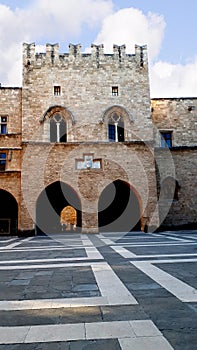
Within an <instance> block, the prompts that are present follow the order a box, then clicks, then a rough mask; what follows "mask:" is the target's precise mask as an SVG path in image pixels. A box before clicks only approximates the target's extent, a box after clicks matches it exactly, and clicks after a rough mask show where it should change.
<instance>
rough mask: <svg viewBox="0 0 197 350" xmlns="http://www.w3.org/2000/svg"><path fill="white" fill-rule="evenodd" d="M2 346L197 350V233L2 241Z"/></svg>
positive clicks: (10, 348)
mask: <svg viewBox="0 0 197 350" xmlns="http://www.w3.org/2000/svg"><path fill="white" fill-rule="evenodd" d="M0 258H1V259H0V350H4V349H6V350H33V349H35V350H101V349H102V350H121V349H122V350H144V349H145V350H173V349H174V350H195V349H197V289H196V288H197V231H177V232H173V231H168V232H162V233H141V232H130V233H128V234H123V233H117V232H116V233H103V234H98V235H94V234H92V235H85V234H75V233H73V234H71V233H65V234H61V235H51V236H50V235H49V236H36V237H28V238H17V237H1V238H0Z"/></svg>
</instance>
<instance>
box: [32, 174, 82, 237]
mask: <svg viewBox="0 0 197 350" xmlns="http://www.w3.org/2000/svg"><path fill="white" fill-rule="evenodd" d="M67 206H71V207H72V208H73V209H74V210H75V211H76V228H75V231H76V232H81V202H80V199H79V197H78V195H77V194H76V192H75V191H74V190H73V189H72V187H70V186H69V185H67V184H65V183H63V182H60V181H57V182H54V183H52V184H51V185H49V186H47V187H46V188H45V189H44V190H43V191H42V192H41V194H40V196H39V197H38V200H37V204H36V220H35V221H36V233H37V234H42V233H45V234H50V233H61V232H62V225H61V213H62V211H63V209H64V208H65V207H67Z"/></svg>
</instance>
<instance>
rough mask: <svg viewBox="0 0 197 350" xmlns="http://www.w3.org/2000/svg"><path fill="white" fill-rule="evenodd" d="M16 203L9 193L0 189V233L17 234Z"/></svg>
mask: <svg viewBox="0 0 197 350" xmlns="http://www.w3.org/2000/svg"><path fill="white" fill-rule="evenodd" d="M17 232H18V204H17V201H16V199H15V198H14V197H13V196H12V194H11V193H9V192H7V191H5V190H0V234H3V235H6V234H11V235H17Z"/></svg>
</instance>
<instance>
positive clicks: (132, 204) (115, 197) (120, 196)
mask: <svg viewBox="0 0 197 350" xmlns="http://www.w3.org/2000/svg"><path fill="white" fill-rule="evenodd" d="M98 222H99V231H100V232H113V231H115V232H129V231H140V230H141V221H140V206H139V202H138V198H137V196H136V194H135V193H134V192H133V191H132V189H131V187H130V186H129V184H128V183H126V182H124V181H120V180H116V181H114V182H112V183H111V184H109V185H108V186H107V187H106V188H105V189H104V190H103V192H102V193H101V196H100V198H99V205H98Z"/></svg>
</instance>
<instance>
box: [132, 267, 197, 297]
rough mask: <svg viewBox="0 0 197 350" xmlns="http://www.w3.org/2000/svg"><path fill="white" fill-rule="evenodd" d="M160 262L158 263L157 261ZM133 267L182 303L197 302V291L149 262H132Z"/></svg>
mask: <svg viewBox="0 0 197 350" xmlns="http://www.w3.org/2000/svg"><path fill="white" fill-rule="evenodd" d="M157 262H158V261H157ZM130 263H131V264H132V265H134V266H135V267H137V268H138V269H139V270H140V271H142V272H144V273H145V274H146V275H147V276H148V277H150V278H151V279H153V280H154V281H155V282H157V283H158V284H160V285H161V286H162V287H163V288H165V289H166V290H168V291H169V292H170V293H172V294H173V295H174V296H175V297H176V298H178V299H179V300H181V301H182V302H197V290H196V289H195V288H193V287H191V286H189V285H188V284H186V283H185V282H182V281H181V280H179V279H178V278H176V277H173V276H171V275H170V274H169V273H167V272H165V271H163V270H161V269H160V268H158V267H156V266H153V265H152V264H151V263H150V262H148V261H130Z"/></svg>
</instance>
